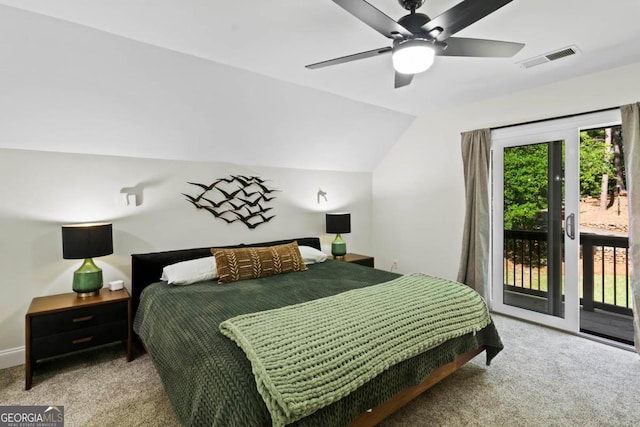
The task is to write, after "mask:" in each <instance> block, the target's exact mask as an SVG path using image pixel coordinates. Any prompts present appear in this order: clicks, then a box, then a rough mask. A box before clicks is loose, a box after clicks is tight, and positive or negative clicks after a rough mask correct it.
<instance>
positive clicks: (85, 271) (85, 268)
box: [73, 258, 102, 298]
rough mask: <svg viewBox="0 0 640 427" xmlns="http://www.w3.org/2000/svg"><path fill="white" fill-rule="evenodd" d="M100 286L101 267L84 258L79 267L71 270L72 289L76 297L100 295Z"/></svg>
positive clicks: (90, 259)
mask: <svg viewBox="0 0 640 427" xmlns="http://www.w3.org/2000/svg"><path fill="white" fill-rule="evenodd" d="M101 288H102V269H101V268H100V267H98V266H97V265H95V264H94V263H93V259H92V258H86V259H85V260H84V262H83V263H82V265H81V266H80V268H78V269H77V270H76V271H74V272H73V290H74V292H76V293H77V294H78V298H85V297H90V296H94V295H100V289H101Z"/></svg>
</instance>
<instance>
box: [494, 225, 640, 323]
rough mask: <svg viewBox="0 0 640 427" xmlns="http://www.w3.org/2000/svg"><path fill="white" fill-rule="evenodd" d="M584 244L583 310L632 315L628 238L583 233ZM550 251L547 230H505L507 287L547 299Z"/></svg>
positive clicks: (505, 274)
mask: <svg viewBox="0 0 640 427" xmlns="http://www.w3.org/2000/svg"><path fill="white" fill-rule="evenodd" d="M580 245H581V270H582V273H581V277H582V282H581V295H582V297H581V298H580V303H581V304H582V308H583V310H586V311H593V310H594V308H597V309H601V310H605V311H609V312H613V313H618V314H624V315H632V298H631V280H630V271H629V239H628V237H624V236H606V235H598V234H592V233H580ZM546 253H547V234H546V232H543V231H520V230H504V251H503V254H504V269H503V271H504V285H505V287H506V288H507V289H508V290H509V291H512V292H517V293H521V294H527V295H533V296H538V297H543V298H545V297H546V296H547V290H548V289H547V273H546ZM563 295H564V292H563Z"/></svg>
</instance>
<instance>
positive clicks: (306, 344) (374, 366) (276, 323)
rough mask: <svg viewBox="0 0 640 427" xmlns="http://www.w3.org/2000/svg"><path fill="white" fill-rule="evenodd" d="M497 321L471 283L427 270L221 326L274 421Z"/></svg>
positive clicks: (303, 412)
mask: <svg viewBox="0 0 640 427" xmlns="http://www.w3.org/2000/svg"><path fill="white" fill-rule="evenodd" d="M490 323H491V319H490V317H489V312H488V310H487V306H486V304H485V303H484V300H483V299H482V298H481V297H480V295H479V294H478V293H477V292H475V291H474V290H473V289H471V288H469V287H468V286H466V285H463V284H460V283H457V282H452V281H448V280H444V279H439V278H435V277H431V276H427V275H423V274H415V273H414V274H410V275H405V276H402V277H399V278H397V279H394V280H391V281H389V282H385V283H382V284H379V285H374V286H370V287H366V288H362V289H355V290H352V291H347V292H344V293H341V294H338V295H334V296H330V297H327V298H322V299H318V300H314V301H309V302H306V303H302V304H296V305H292V306H288V307H283V308H279V309H275V310H268V311H263V312H259V313H252V314H245V315H241V316H237V317H234V318H232V319H229V320H226V321H224V322H222V323H221V324H220V331H221V332H222V333H223V334H224V335H226V336H227V337H229V338H231V339H232V340H233V341H235V342H236V343H237V344H238V346H239V347H240V348H242V350H243V351H244V352H245V353H246V355H247V358H248V359H249V360H250V362H251V366H252V370H253V373H254V375H255V378H256V385H257V387H258V391H259V392H260V395H261V396H262V398H263V399H264V401H265V403H266V406H267V408H268V409H269V412H270V413H271V419H272V421H273V425H274V426H284V425H285V424H289V423H292V422H294V421H297V420H299V419H301V418H303V417H305V416H307V415H309V414H311V413H313V412H315V411H317V410H318V409H320V408H322V407H324V406H327V405H329V404H331V403H333V402H335V401H337V400H339V399H341V398H343V397H344V396H346V395H348V394H349V393H351V392H352V391H354V390H355V389H356V388H358V387H360V386H361V385H362V384H364V383H365V382H367V381H369V380H371V379H372V378H374V377H375V376H376V375H378V374H380V373H381V372H383V371H385V370H386V369H388V368H389V367H390V366H393V365H395V364H397V363H399V362H401V361H403V360H406V359H409V358H411V357H413V356H415V355H417V354H420V353H422V352H424V351H427V350H429V349H431V348H434V347H436V346H438V345H439V344H441V343H442V342H444V341H446V340H449V339H452V338H455V337H459V336H462V335H465V334H468V333H475V332H477V331H479V330H481V329H482V328H484V327H485V326H487V325H488V324H490Z"/></svg>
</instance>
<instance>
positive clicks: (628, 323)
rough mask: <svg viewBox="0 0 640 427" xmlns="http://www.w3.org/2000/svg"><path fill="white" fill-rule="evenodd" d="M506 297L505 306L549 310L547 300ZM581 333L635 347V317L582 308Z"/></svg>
mask: <svg viewBox="0 0 640 427" xmlns="http://www.w3.org/2000/svg"><path fill="white" fill-rule="evenodd" d="M504 297H505V301H504V302H505V304H509V305H513V306H515V307H520V308H524V309H527V310H531V311H537V312H539V313H545V312H546V310H547V300H546V299H545V298H540V297H535V296H530V295H525V294H520V293H516V292H505V294H504ZM580 332H584V333H587V334H592V335H596V336H599V337H604V338H609V339H612V340H615V341H619V342H622V343H625V344H631V345H633V317H631V316H625V315H622V314H617V313H611V312H608V311H604V310H599V309H595V310H594V311H585V310H583V309H582V307H580Z"/></svg>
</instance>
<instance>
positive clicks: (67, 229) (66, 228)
mask: <svg viewBox="0 0 640 427" xmlns="http://www.w3.org/2000/svg"><path fill="white" fill-rule="evenodd" d="M112 253H113V232H112V229H111V224H78V225H63V226H62V257H63V258H64V259H84V258H93V257H99V256H105V255H109V254H112Z"/></svg>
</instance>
